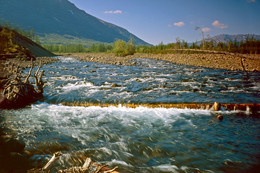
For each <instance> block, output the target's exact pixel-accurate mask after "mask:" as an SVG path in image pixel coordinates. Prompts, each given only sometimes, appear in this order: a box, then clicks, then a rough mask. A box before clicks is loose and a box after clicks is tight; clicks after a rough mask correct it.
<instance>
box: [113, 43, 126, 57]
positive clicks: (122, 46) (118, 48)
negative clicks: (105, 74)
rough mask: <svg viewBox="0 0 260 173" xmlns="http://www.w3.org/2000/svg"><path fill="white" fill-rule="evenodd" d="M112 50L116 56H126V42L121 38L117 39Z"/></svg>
mask: <svg viewBox="0 0 260 173" xmlns="http://www.w3.org/2000/svg"><path fill="white" fill-rule="evenodd" d="M113 52H114V54H115V55H117V56H126V54H127V52H126V42H125V41H123V40H117V41H115V42H114V47H113Z"/></svg>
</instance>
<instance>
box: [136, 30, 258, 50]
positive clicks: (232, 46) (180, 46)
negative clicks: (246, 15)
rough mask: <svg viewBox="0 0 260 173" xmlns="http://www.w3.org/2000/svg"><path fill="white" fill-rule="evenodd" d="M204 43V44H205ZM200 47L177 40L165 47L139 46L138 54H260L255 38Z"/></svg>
mask: <svg viewBox="0 0 260 173" xmlns="http://www.w3.org/2000/svg"><path fill="white" fill-rule="evenodd" d="M203 43H204V44H203ZM203 43H201V44H200V45H198V44H197V43H192V44H191V45H190V46H189V45H188V43H187V42H186V41H184V40H182V41H181V40H179V39H178V40H176V43H169V44H167V45H164V44H163V43H160V44H159V45H156V46H138V47H136V52H138V53H153V54H158V53H162V54H163V53H195V52H196V53H204V52H205V51H204V50H210V51H223V52H232V53H243V54H260V40H256V39H255V38H254V37H249V35H248V36H247V38H246V39H245V41H240V42H237V41H236V40H235V41H234V42H232V41H231V40H230V41H229V42H228V43H223V42H214V41H213V40H211V41H204V42H203Z"/></svg>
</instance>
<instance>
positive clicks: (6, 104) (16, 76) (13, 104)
mask: <svg viewBox="0 0 260 173" xmlns="http://www.w3.org/2000/svg"><path fill="white" fill-rule="evenodd" d="M41 67H42V64H41V63H40V65H39V66H38V69H37V70H36V72H33V69H34V63H33V61H31V68H30V70H29V73H28V75H25V76H23V75H22V74H21V73H22V71H21V69H20V68H19V66H15V65H14V64H11V65H10V64H9V65H7V67H6V68H5V70H6V72H8V73H10V75H9V77H8V78H7V79H6V82H5V85H4V87H3V92H2V96H3V97H4V100H3V101H2V102H0V108H20V107H24V106H26V105H28V104H30V103H32V102H35V101H37V100H39V99H40V98H42V96H43V88H44V82H43V81H42V76H43V75H44V71H40V69H41ZM30 77H33V78H34V79H35V83H34V84H32V83H31V82H30ZM23 78H24V80H23ZM34 85H35V87H34Z"/></svg>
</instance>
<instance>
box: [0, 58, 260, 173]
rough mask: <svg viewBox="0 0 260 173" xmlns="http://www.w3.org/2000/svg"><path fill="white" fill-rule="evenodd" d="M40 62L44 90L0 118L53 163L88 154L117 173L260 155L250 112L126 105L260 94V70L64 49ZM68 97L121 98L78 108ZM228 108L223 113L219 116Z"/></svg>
mask: <svg viewBox="0 0 260 173" xmlns="http://www.w3.org/2000/svg"><path fill="white" fill-rule="evenodd" d="M58 59H59V62H57V63H54V64H49V65H45V66H43V70H45V76H44V80H45V81H47V83H46V88H45V90H44V99H43V100H41V101H40V102H37V103H35V104H33V105H32V106H30V107H26V108H23V109H19V110H2V111H1V110H0V111H1V112H0V113H1V115H0V116H1V117H2V118H4V121H3V122H2V124H1V126H6V127H8V128H10V129H12V130H13V133H15V134H17V136H18V137H19V138H20V139H21V140H23V141H25V143H26V149H27V150H29V151H30V152H32V153H34V154H33V156H32V157H31V160H32V161H33V162H34V164H35V166H42V165H44V164H45V163H46V161H47V160H48V159H50V157H51V156H52V154H53V153H54V152H56V151H61V152H62V153H63V155H62V157H61V158H60V159H59V160H58V161H57V163H56V165H55V168H53V169H52V171H53V172H55V171H56V170H58V169H65V168H69V167H71V166H81V165H82V164H83V162H84V158H85V157H90V158H92V160H95V161H97V162H100V163H105V164H108V165H109V166H110V167H111V168H112V167H114V166H119V169H118V171H120V172H144V173H146V172H242V171H249V170H252V169H253V168H255V167H256V166H259V164H260V162H259V161H260V119H259V118H255V116H252V115H250V113H249V112H243V111H225V110H221V111H218V112H213V111H210V110H193V109H175V108H170V109H166V108H145V107H141V106H140V107H137V108H127V107H124V106H120V104H125V103H136V104H138V103H194V102H195V103H196V102H197V103H213V102H215V101H218V102H221V103H259V102H260V97H259V96H260V92H259V91H260V73H259V72H249V73H245V72H238V71H226V70H216V69H209V68H202V67H191V66H184V65H176V64H173V63H170V62H166V61H157V60H152V59H136V60H134V61H136V66H117V65H108V64H99V63H90V62H82V61H79V60H77V59H75V58H68V57H67V58H65V57H58ZM62 102H70V103H74V102H79V103H84V102H88V103H89V102H91V103H115V104H119V107H113V106H110V107H100V106H90V107H73V106H70V107H69V106H63V105H61V103H62ZM218 114H221V115H223V116H224V119H223V121H218V120H217V119H216V116H217V115H218Z"/></svg>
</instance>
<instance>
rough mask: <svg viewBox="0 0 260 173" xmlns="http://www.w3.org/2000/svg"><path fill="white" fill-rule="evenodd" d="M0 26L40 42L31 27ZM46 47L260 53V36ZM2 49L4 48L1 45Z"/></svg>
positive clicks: (116, 51) (52, 48)
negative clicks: (155, 43) (225, 39)
mask: <svg viewBox="0 0 260 173" xmlns="http://www.w3.org/2000/svg"><path fill="white" fill-rule="evenodd" d="M0 26H2V27H4V28H9V29H10V30H15V31H16V32H18V33H20V34H22V35H23V36H25V37H27V38H29V39H31V40H33V41H35V42H36V43H38V44H41V43H40V37H39V36H38V35H36V34H35V32H34V30H33V29H31V30H29V31H27V30H25V29H21V28H19V27H13V26H12V25H11V24H8V23H1V22H0ZM4 32H6V30H2V32H1V33H0V37H1V42H3V41H4V40H3V39H4V37H6V33H4ZM41 46H43V47H44V48H45V49H47V50H48V51H50V52H53V53H90V52H91V53H100V52H104V53H114V54H115V55H117V56H126V55H132V54H134V53H151V54H165V53H203V51H205V50H208V51H221V52H231V53H241V54H260V40H257V39H255V38H254V36H251V37H250V36H249V35H248V36H247V37H246V39H245V40H244V41H243V40H242V41H240V42H238V41H236V39H235V40H234V41H231V40H229V41H228V42H216V41H214V40H210V41H208V40H207V41H205V40H204V39H203V40H202V41H201V42H193V43H192V44H189V43H187V42H186V41H184V40H181V39H176V42H175V43H169V44H163V43H162V42H161V43H160V44H158V45H155V46H148V45H135V43H134V41H133V39H131V38H130V40H129V41H128V42H126V41H123V40H116V41H115V42H114V43H93V44H91V45H90V46H85V45H83V44H80V43H79V44H75V43H71V44H59V45H57V44H43V45H41ZM1 53H3V48H2V49H1Z"/></svg>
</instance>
